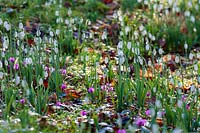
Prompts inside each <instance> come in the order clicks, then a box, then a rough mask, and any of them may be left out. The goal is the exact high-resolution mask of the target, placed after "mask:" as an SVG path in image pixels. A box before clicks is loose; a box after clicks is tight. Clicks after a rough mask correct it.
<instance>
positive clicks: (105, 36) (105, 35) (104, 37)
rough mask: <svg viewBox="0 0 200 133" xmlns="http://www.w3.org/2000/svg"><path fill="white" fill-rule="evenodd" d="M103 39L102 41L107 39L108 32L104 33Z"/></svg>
mask: <svg viewBox="0 0 200 133" xmlns="http://www.w3.org/2000/svg"><path fill="white" fill-rule="evenodd" d="M101 39H102V40H105V39H107V32H106V31H104V32H103V34H102V36H101Z"/></svg>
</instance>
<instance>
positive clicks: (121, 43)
mask: <svg viewBox="0 0 200 133" xmlns="http://www.w3.org/2000/svg"><path fill="white" fill-rule="evenodd" d="M117 48H118V49H121V48H123V41H119V42H118V45H117Z"/></svg>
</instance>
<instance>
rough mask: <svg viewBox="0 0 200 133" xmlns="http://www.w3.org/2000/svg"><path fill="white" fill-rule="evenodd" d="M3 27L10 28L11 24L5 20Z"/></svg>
mask: <svg viewBox="0 0 200 133" xmlns="http://www.w3.org/2000/svg"><path fill="white" fill-rule="evenodd" d="M4 28H6V30H7V31H9V30H10V29H11V26H10V24H9V23H8V22H7V21H5V22H4Z"/></svg>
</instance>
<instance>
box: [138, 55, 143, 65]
mask: <svg viewBox="0 0 200 133" xmlns="http://www.w3.org/2000/svg"><path fill="white" fill-rule="evenodd" d="M139 57H140V56H139ZM139 62H140V65H143V60H142V58H139Z"/></svg>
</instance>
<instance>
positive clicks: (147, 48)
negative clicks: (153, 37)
mask: <svg viewBox="0 0 200 133" xmlns="http://www.w3.org/2000/svg"><path fill="white" fill-rule="evenodd" d="M145 49H146V51H149V49H150V46H149V44H148V43H147V44H146V46H145Z"/></svg>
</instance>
